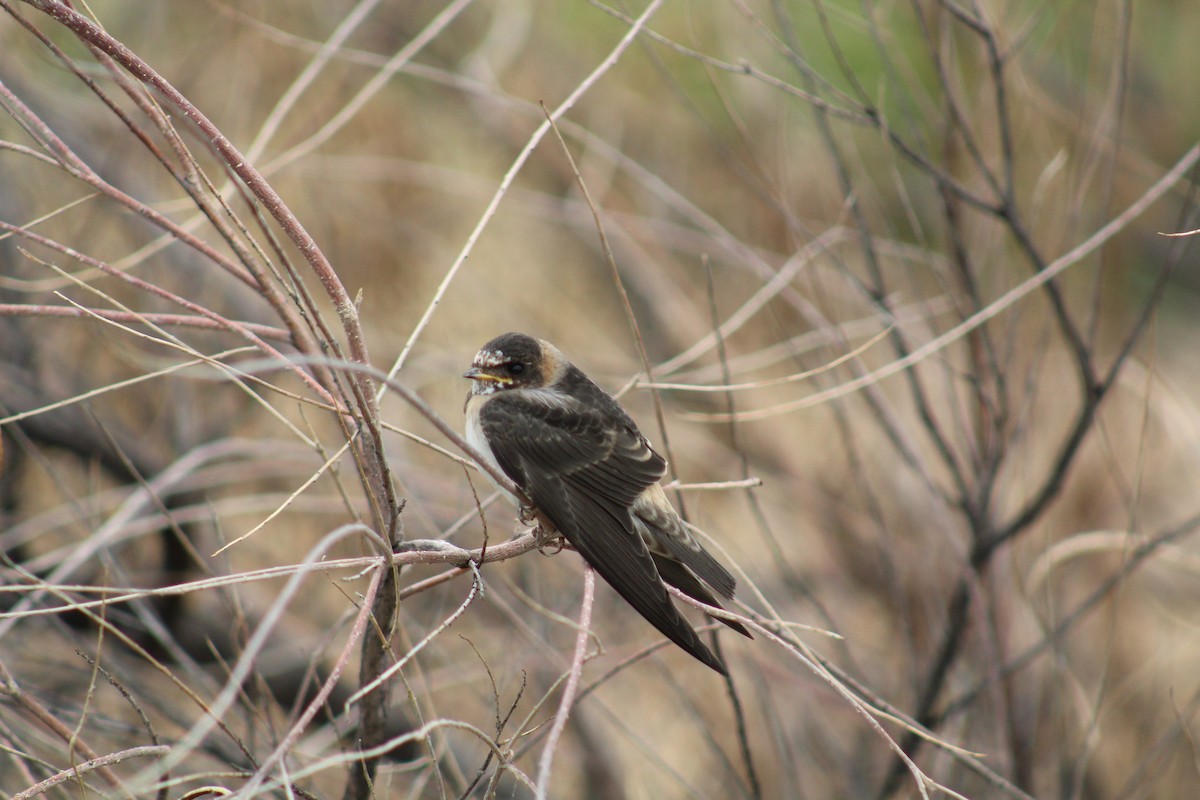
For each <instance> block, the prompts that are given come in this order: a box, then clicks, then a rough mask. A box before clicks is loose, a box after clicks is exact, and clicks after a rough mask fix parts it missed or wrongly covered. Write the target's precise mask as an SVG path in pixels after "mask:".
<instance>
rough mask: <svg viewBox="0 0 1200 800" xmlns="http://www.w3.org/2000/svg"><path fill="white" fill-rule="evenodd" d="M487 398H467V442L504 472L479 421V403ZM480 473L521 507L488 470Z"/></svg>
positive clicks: (480, 396)
mask: <svg viewBox="0 0 1200 800" xmlns="http://www.w3.org/2000/svg"><path fill="white" fill-rule="evenodd" d="M486 399H487V396H486V395H475V394H473V395H471V397H470V398H469V399H468V400H467V425H466V430H465V431H464V433H465V435H466V437H467V444H469V445H471V447H474V448H475V449H476V450H478V451H479V454H480V455H481V456H483V458H484V460H485V461H486V462H487V463H488V464H489V465H491V466H492V467H495V469H496V471H497V472H499V473H500V474H502V475H503V474H504V470H502V469H500V463H499V462H498V461H496V456H495V455H493V454H492V448H491V446H490V445H489V444H488V442H487V439H486V438H485V437H484V435H483V425H481V424H480V422H479V404H480V403H482V402H483V401H484V400H486ZM479 473H480V474H481V475H483V476H484V477H485V478H487V479H488V483H490V484H491V485H492V486H494V487H496V488H497V489H499V490H500V493H501V494H503V495H504V496H505V497H507V498H508V500H509V502H511V503H512V504H513V505H515V506H518V507H520V503H519V502H518V501H517V498H516V497H514V496H513V495H512V493H510V492H508V491H506V490H505V489H504V488H503V487H501V486H500V484H498V483H496V479H495V478H493V477H492V476H491V474H490V473H489V472H487V471H486V470H480V471H479Z"/></svg>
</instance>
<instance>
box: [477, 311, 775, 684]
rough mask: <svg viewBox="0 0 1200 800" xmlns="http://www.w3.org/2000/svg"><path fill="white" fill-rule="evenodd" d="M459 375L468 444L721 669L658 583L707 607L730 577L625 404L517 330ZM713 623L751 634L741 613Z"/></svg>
mask: <svg viewBox="0 0 1200 800" xmlns="http://www.w3.org/2000/svg"><path fill="white" fill-rule="evenodd" d="M463 377H464V378H468V379H469V380H470V381H471V390H470V392H469V394H468V395H467V400H466V404H465V407H464V411H465V414H466V439H467V442H468V443H469V444H470V445H471V446H472V447H473V448H474V449H475V450H477V451H478V452H479V454H480V455H481V456H483V457H484V459H485V460H486V461H488V462H489V463H490V465H491V466H492V467H494V468H496V469H497V470H499V471H500V472H501V473H503V474H504V475H507V476H508V477H509V478H510V479H511V480H512V482H513V483H514V484H516V486H517V487H518V488H519V489H520V490H521V492H522V493H524V495H525V496H526V497H527V498H528V499H529V501H530V502H532V504H533V506H534V507H535V508H536V510H537V511H538V512H540V514H541V515H542V516H543V517H544V518H545V519H547V520H549V521H550V522H551V523H552V524H553V525H554V527H555V528H556V529H557V530H558V532H559V533H560V534H561V535H562V537H563V538H564V539H565V540H566V541H567V543H568V544H570V545H571V547H573V548H574V549H575V550H576V551H578V553H579V554H580V555H581V556H582V557H583V558H584V560H585V561H587V563H588V564H589V565H591V567H592V568H593V569H595V570H596V572H598V573H599V574H600V576H601V577H602V578H604V580H605V581H607V582H608V584H609V585H610V586H612V587H613V589H615V590H616V591H617V593H618V594H620V595H621V597H623V598H624V599H625V601H626V602H628V603H629V605H631V606H633V608H634V610H636V611H637V612H638V613H639V614H641V615H642V617H644V618H645V619H646V621H648V622H649V623H650V624H651V625H653V626H654V627H655V628H657V629H658V630H659V631H660V632H661V633H662V634H663V635H665V636H666V637H667V638H668V639H670V640H671V641H672V642H674V643H675V644H676V645H678V646H679V647H681V648H682V649H683V650H685V651H686V652H687V653H689V654H690V655H692V656H693V657H695V658H696V659H698V660H699V661H701V662H703V663H704V664H706V665H708V666H709V667H711V668H712V669H714V670H716V671H717V672H719V673H721V674H722V675H727V674H728V671H727V669H726V666H725V664H724V662H723V661H722V659H721V658H720V657H718V656H717V655H716V654H715V653H714V652H713V651H712V650H711V649H710V648H709V647H708V646H707V645H706V644H705V643H704V642H703V641H701V640H700V637H699V635H698V634H697V633H696V630H695V629H694V628H693V627H692V626H691V625H690V624H689V623H688V621H687V620H686V619H684V617H683V615H682V614H680V612H679V609H677V608H676V607H675V604H674V603H673V602H672V601H671V596H670V593H669V592H668V591H667V588H666V586H665V585H664V582H665V583H668V584H671V585H672V586H674V587H676V588H677V589H679V590H680V591H681V592H683V593H684V594H686V595H688V596H690V597H693V598H695V599H696V600H699V601H700V602H702V603H706V604H708V605H711V606H716V607H720V603H719V602H718V600H717V597H716V596H715V595H720V596H721V597H723V598H725V599H726V600H732V599H733V596H734V590H735V588H736V585H737V582H736V580H735V579H734V577H733V575H732V574H730V572H729V570H728V569H726V568H725V567H724V566H723V565H722V564H721V563H720V562H719V561H717V560H716V559H715V558H714V557H713V556H712V555H711V554H710V553H709V552H708V551H707V550H705V549H704V548H703V547H702V546H701V544H700V542H699V541H697V540H696V537H695V536H693V535H692V533H691V532H690V531H689V530H688V528H687V525H686V524H685V523H684V521H683V520H682V519H681V518H680V516H679V514H678V513H677V512H676V511H675V508H674V507H673V506H672V505H671V503H670V501H669V500H668V499H667V495H666V493H665V492H664V491H663V489H662V486H661V484H660V483H659V482H660V481H661V480H662V478H663V476H664V475H665V474H666V472H667V461H666V459H664V458H663V457H662V456H661V455H659V454H658V453H657V452H655V450H654V448H653V447H651V445H650V442H649V441H648V440H647V439H646V437H645V436H643V435H642V434H641V432H640V431H639V430H638V427H637V423H635V422H634V420H633V418H632V417H631V416H630V415H629V413H628V412H627V411H626V410H625V409H624V408H623V407H622V406H621V404H620V403H619V402H617V400H616V399H615V398H614V397H613V396H612V395H610V394H609V393H608V392H606V391H604V390H603V389H601V388H600V387H599V386H598V385H597V384H596V383H595V382H594V381H593V380H592V379H591V378H589V377H588V376H587V375H586V374H584V372H583V371H582V370H581V369H579V368H578V367H576V366H575V365H574V364H572V363H571V362H570V361H568V360H567V358H566V356H564V355H563V353H562V351H560V350H559V349H558V348H557V347H555V346H554V345H552V344H550V343H549V342H547V341H545V340H542V339H538V338H535V337H533V336H529V335H527V334H524V333H505V334H502V335H500V336H497V337H496V338H494V339H492V340H491V341H489V342H488V343H487V344H485V345H484V346H483V347H482V348H480V350H479V352H478V353H476V354H475V358H474V359H473V361H472V362H471V367H470V369H468V370H467V371H466V372H465V373H464V374H463ZM485 474H486V471H485ZM493 482H495V481H493ZM510 499H511V500H513V501H514V502H515V503H516V505H517V506H518V507H519V508H521V507H522V503H521V502H520V501H519V500H518V499H517V498H516V497H512V496H511V495H510ZM522 510H523V512H524V511H525V509H522ZM523 516H524V513H523ZM720 621H721V622H723V623H725V624H726V625H728V626H729V627H730V628H732V629H734V630H736V631H737V632H739V633H741V634H743V635H744V636H747V637H750V632H749V631H747V630H746V628H745V627H744V626H742V625H741V624H740V623H738V622H736V621H733V620H725V619H722V620H720ZM751 638H752V637H751Z"/></svg>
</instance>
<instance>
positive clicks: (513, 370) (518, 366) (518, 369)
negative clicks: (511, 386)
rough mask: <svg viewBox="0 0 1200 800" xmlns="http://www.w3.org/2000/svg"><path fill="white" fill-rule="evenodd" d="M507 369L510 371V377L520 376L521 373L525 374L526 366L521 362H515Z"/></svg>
mask: <svg viewBox="0 0 1200 800" xmlns="http://www.w3.org/2000/svg"><path fill="white" fill-rule="evenodd" d="M505 369H507V370H508V374H509V375H520V374H521V373H523V372H524V371H525V365H524V364H522V363H521V362H520V361H514V362H512V363H511V364H509V365H508V366H507V367H505Z"/></svg>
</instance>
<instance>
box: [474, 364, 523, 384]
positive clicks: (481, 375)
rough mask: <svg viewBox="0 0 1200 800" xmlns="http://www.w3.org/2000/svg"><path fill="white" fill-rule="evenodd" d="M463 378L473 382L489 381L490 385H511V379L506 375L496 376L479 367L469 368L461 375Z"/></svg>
mask: <svg viewBox="0 0 1200 800" xmlns="http://www.w3.org/2000/svg"><path fill="white" fill-rule="evenodd" d="M463 377H464V378H470V379H471V380H473V381H491V382H492V383H512V382H513V379H512V378H510V377H508V376H507V375H497V374H496V373H494V372H488V371H487V370H484V369H481V368H479V367H471V368H470V369H469V370H467V371H466V372H464V373H463Z"/></svg>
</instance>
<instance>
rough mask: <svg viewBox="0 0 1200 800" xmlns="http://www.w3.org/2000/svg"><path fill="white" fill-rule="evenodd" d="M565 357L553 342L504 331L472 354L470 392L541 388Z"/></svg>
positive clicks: (554, 375)
mask: <svg viewBox="0 0 1200 800" xmlns="http://www.w3.org/2000/svg"><path fill="white" fill-rule="evenodd" d="M565 365H566V360H565V359H564V358H563V356H562V353H560V352H559V351H558V349H557V348H556V347H554V345H552V344H550V343H549V342H544V341H542V340H541V339H535V338H533V337H532V336H527V335H525V334H523V333H505V334H503V335H501V336H497V337H496V338H495V339H492V340H491V341H490V342H488V343H487V344H485V345H484V346H483V347H481V348H480V349H479V352H478V353H476V354H475V360H474V361H472V362H471V368H470V369H469V370H467V371H466V372H464V373H463V377H464V378H470V379H471V393H472V394H492V393H493V392H500V391H506V390H508V389H541V388H544V387H546V386H549V385H550V384H552V383H553V382H554V381H555V380H556V379H557V378H558V376H559V373H560V372H561V371H562V369H563V367H564V366H565Z"/></svg>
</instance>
